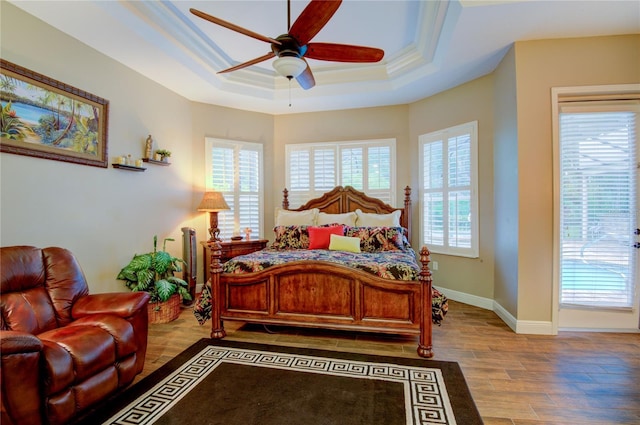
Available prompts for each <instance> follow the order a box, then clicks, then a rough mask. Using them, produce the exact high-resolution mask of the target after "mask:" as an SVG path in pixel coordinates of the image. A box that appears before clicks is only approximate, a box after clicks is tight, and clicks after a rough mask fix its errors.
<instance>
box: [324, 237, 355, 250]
mask: <svg viewBox="0 0 640 425" xmlns="http://www.w3.org/2000/svg"><path fill="white" fill-rule="evenodd" d="M329 249H330V250H331V251H347V252H360V238H356V237H353V236H340V235H331V241H330V242H329Z"/></svg>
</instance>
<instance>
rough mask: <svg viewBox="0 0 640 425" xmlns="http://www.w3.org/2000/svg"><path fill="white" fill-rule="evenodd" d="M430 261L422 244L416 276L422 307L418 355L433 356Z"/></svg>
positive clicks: (428, 253) (427, 250) (427, 251)
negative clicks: (418, 272)
mask: <svg viewBox="0 0 640 425" xmlns="http://www.w3.org/2000/svg"><path fill="white" fill-rule="evenodd" d="M430 262H431V257H430V252H429V249H427V247H426V246H423V247H422V249H420V264H421V270H420V276H418V280H419V281H420V283H421V285H420V295H421V302H422V308H421V309H420V311H421V313H420V314H421V317H420V322H421V323H420V342H419V344H418V355H419V356H420V357H427V358H429V357H433V350H432V348H433V341H432V336H431V331H432V327H433V316H432V314H433V313H432V308H433V304H432V300H431V297H432V293H431V270H429V263H430Z"/></svg>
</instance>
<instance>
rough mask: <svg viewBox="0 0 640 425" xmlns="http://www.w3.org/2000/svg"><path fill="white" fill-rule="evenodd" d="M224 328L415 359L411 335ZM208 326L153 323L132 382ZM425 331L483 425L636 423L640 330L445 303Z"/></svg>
mask: <svg viewBox="0 0 640 425" xmlns="http://www.w3.org/2000/svg"><path fill="white" fill-rule="evenodd" d="M225 326H226V329H227V333H228V336H227V339H229V340H236V341H253V342H262V343H270V344H279V345H290V346H299V347H308V348H321V349H330V350H337V351H350V352H360V353H373V354H384V355H395V356H402V357H415V358H418V356H417V354H416V351H415V349H416V344H417V343H416V338H417V337H416V338H413V337H396V336H388V335H379V334H375V335H370V334H360V333H358V334H356V333H350V332H331V331H322V330H312V329H295V328H277V329H276V330H277V332H276V333H269V332H267V331H266V330H265V329H264V328H263V327H261V326H255V325H245V326H243V324H239V323H233V322H227V323H225ZM270 330H273V329H270ZM209 333H210V322H207V323H206V324H205V325H203V326H200V325H198V322H197V321H196V319H195V318H194V316H193V314H192V311H191V309H190V308H188V307H185V308H184V309H183V311H182V312H181V315H180V317H179V318H178V319H177V320H175V321H173V322H171V323H168V324H154V325H151V326H150V329H149V346H148V351H147V359H146V363H145V369H144V371H143V373H142V374H141V376H140V377H138V378H137V380H139V379H141V378H142V377H144V376H146V375H148V374H150V373H152V372H153V371H154V370H156V369H157V368H159V367H160V366H162V365H163V364H164V363H166V362H167V361H168V360H170V359H171V358H173V357H174V356H175V355H177V354H178V353H180V352H181V351H182V350H184V349H185V348H187V347H188V346H190V345H191V344H193V343H194V342H195V341H197V340H199V339H200V338H208V337H209ZM433 339H434V343H433V345H434V351H435V357H434V358H435V359H436V360H447V361H456V362H458V363H459V364H460V366H461V367H462V370H463V372H464V375H465V378H466V380H467V383H468V384H469V388H470V389H471V393H472V395H473V399H474V400H475V403H476V405H477V406H478V410H479V411H480V414H481V415H482V418H483V420H484V422H485V424H487V425H502V424H514V425H532V424H536V425H540V424H547V425H560V424H562V425H578V424H599V425H601V424H640V334H610V333H586V332H563V333H561V334H560V335H558V336H540V335H517V334H515V333H514V332H513V331H511V329H509V328H508V327H507V326H506V325H505V324H504V323H503V322H502V321H501V320H500V319H499V318H498V316H496V315H495V314H494V313H493V312H491V311H487V310H483V309H480V308H477V307H473V306H469V305H466V304H462V303H458V302H454V301H450V303H449V313H448V314H447V317H446V318H445V320H444V322H443V324H442V326H441V327H435V329H434V336H433ZM460 425H464V424H460Z"/></svg>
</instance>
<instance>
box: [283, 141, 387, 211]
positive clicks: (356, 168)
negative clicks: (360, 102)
mask: <svg viewBox="0 0 640 425" xmlns="http://www.w3.org/2000/svg"><path fill="white" fill-rule="evenodd" d="M286 158H287V175H286V181H287V188H288V190H289V207H290V208H297V207H299V206H300V205H302V204H304V203H305V202H306V201H308V200H309V199H311V198H315V197H317V196H320V195H322V194H323V193H325V192H327V191H329V190H331V189H333V188H334V187H335V186H336V184H340V185H342V186H353V187H354V188H356V189H358V190H361V191H363V192H364V193H366V194H367V195H369V196H373V197H375V198H378V199H380V200H382V201H384V202H386V203H388V204H391V205H393V203H394V200H395V198H394V190H393V188H394V185H395V168H394V161H395V140H394V139H385V140H371V141H359V142H327V143H313V144H311V143H305V144H291V145H287V146H286Z"/></svg>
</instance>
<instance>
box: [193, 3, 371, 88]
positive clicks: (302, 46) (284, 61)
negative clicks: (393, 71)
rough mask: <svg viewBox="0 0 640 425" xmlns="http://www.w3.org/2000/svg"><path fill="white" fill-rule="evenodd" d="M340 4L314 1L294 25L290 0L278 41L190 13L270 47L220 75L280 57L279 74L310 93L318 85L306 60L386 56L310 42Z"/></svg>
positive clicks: (368, 59)
mask: <svg viewBox="0 0 640 425" xmlns="http://www.w3.org/2000/svg"><path fill="white" fill-rule="evenodd" d="M341 3H342V0H335V1H334V0H331V1H327V0H311V2H310V3H309V4H308V5H307V7H305V9H304V10H303V11H302V13H301V14H300V16H298V19H296V21H295V22H294V23H293V25H291V0H287V31H288V32H287V33H286V34H282V35H279V36H278V37H276V38H270V37H265V36H263V35H261V34H258V33H255V32H253V31H250V30H248V29H245V28H242V27H240V26H238V25H235V24H232V23H231V22H227V21H224V20H222V19H220V18H216V17H215V16H211V15H209V14H207V13H204V12H201V11H199V10H197V9H193V8H192V9H189V11H190V12H191V13H193V14H194V15H196V16H198V17H200V18H202V19H205V20H207V21H209V22H213V23H214V24H217V25H220V26H223V27H225V28H228V29H230V30H232V31H236V32H239V33H240V34H244V35H247V36H249V37H253V38H255V39H257V40H260V41H264V42H267V43H270V44H271V51H270V52H269V53H267V54H265V55H263V56H260V57H257V58H255V59H252V60H250V61H247V62H244V63H241V64H239V65H236V66H233V67H231V68H228V69H225V70H222V71H219V72H218V74H222V73H225V72H231V71H236V70H238V69H242V68H246V67H248V66H251V65H255V64H257V63H260V62H263V61H266V60H269V59H271V58H274V57H277V59H276V60H275V61H274V63H273V67H274V68H275V69H276V71H277V72H278V73H279V74H281V75H282V76H284V77H286V78H288V79H289V80H291V79H293V78H295V79H296V81H298V84H300V86H301V87H302V88H303V89H305V90H308V89H310V88H312V87H313V86H315V84H316V81H315V79H314V77H313V73H312V72H311V68H310V67H309V64H308V63H307V61H306V59H305V58H310V59H317V60H324V61H332V62H358V63H366V62H379V61H380V60H382V57H383V56H384V51H383V50H381V49H376V48H374V47H365V46H353V45H349V44H337V43H312V42H311V39H313V37H315V35H316V34H318V32H320V30H321V29H322V28H323V27H324V26H325V25H326V23H327V22H329V19H331V17H332V16H333V14H334V13H335V12H336V11H337V10H338V8H339V7H340V4H341Z"/></svg>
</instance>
